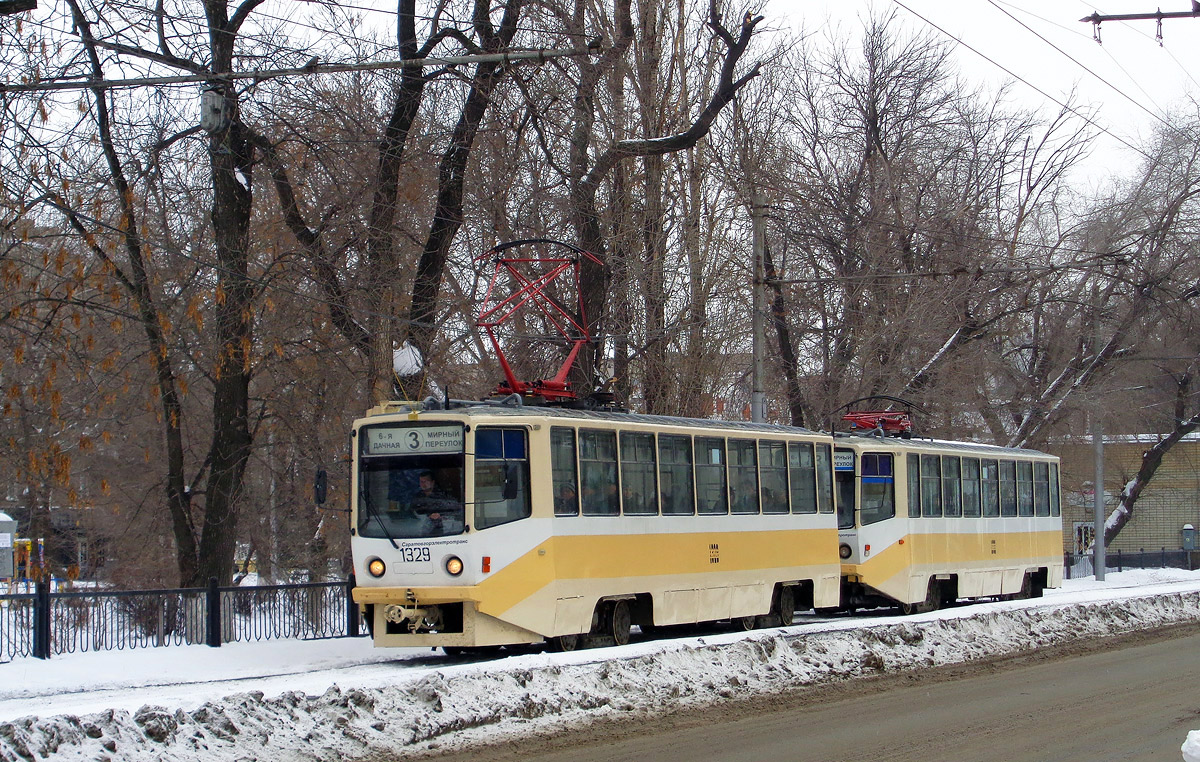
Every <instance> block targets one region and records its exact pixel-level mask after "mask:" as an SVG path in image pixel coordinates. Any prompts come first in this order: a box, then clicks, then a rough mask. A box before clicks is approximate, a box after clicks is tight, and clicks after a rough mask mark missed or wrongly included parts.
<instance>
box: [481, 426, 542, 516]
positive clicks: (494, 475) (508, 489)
mask: <svg viewBox="0 0 1200 762" xmlns="http://www.w3.org/2000/svg"><path fill="white" fill-rule="evenodd" d="M505 493H507V494H510V495H512V497H510V498H506V497H505ZM529 515H530V503H529V456H528V449H527V448H526V444H525V430H524V429H488V428H480V429H477V430H476V431H475V528H476V529H487V528H488V527H494V526H499V525H500V524H507V523H508V522H510V521H517V520H518V519H523V518H526V517H528V516H529Z"/></svg>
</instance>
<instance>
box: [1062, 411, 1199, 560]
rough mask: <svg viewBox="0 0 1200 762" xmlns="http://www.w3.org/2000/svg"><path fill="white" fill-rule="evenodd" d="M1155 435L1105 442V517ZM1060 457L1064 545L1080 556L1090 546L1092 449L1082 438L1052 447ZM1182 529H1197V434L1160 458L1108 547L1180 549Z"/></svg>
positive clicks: (1118, 437) (1182, 537)
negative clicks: (1146, 485) (1152, 475)
mask: <svg viewBox="0 0 1200 762" xmlns="http://www.w3.org/2000/svg"><path fill="white" fill-rule="evenodd" d="M1159 439H1160V437H1159V436H1158V435H1153V434H1145V435H1113V436H1107V437H1105V438H1104V492H1105V501H1106V503H1107V509H1106V511H1105V515H1106V516H1107V515H1108V514H1109V513H1111V512H1112V510H1113V509H1114V508H1116V506H1117V501H1118V499H1119V497H1120V495H1121V490H1122V489H1123V488H1124V487H1125V484H1126V483H1128V482H1129V481H1130V480H1131V479H1132V478H1133V477H1134V475H1135V474H1137V471H1138V469H1139V468H1140V467H1141V464H1142V453H1143V452H1145V451H1146V449H1147V448H1149V447H1152V446H1153V445H1154V444H1155V443H1156V442H1158V441H1159ZM1049 449H1050V451H1051V452H1054V453H1055V454H1056V455H1058V456H1059V457H1060V458H1062V494H1063V502H1062V504H1063V534H1064V536H1063V547H1064V549H1065V550H1066V551H1067V552H1075V553H1081V552H1083V549H1084V548H1085V547H1086V545H1087V544H1088V543H1090V542H1091V531H1092V516H1093V514H1092V510H1093V509H1092V506H1093V495H1094V492H1093V491H1092V490H1093V479H1094V476H1095V457H1096V456H1095V449H1094V448H1093V446H1092V442H1091V440H1090V439H1088V438H1086V437H1081V438H1079V439H1074V440H1071V441H1068V442H1057V443H1054V444H1053V445H1052V446H1051V447H1050V448H1049ZM1185 527H1192V528H1194V527H1200V433H1196V434H1192V435H1189V436H1188V437H1186V438H1184V440H1183V441H1181V442H1179V443H1178V444H1176V445H1175V446H1174V447H1172V448H1171V450H1170V451H1169V452H1168V453H1167V454H1166V456H1165V457H1164V458H1163V462H1162V465H1161V466H1160V467H1159V469H1158V472H1157V473H1155V475H1154V478H1153V479H1152V480H1151V481H1150V484H1149V486H1148V487H1146V489H1145V490H1144V491H1143V492H1142V495H1141V497H1140V498H1138V501H1137V503H1136V504H1135V505H1134V508H1133V518H1132V519H1131V520H1130V521H1129V523H1128V524H1126V525H1125V528H1124V529H1122V530H1121V533H1120V534H1119V535H1117V537H1116V539H1115V540H1113V541H1112V543H1111V544H1110V548H1111V549H1112V550H1114V551H1116V550H1120V551H1122V552H1138V551H1140V550H1146V551H1152V550H1159V549H1161V548H1166V549H1167V550H1179V549H1181V548H1184V547H1185V546H1184V538H1185V532H1184V529H1185Z"/></svg>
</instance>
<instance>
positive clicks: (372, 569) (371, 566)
mask: <svg viewBox="0 0 1200 762" xmlns="http://www.w3.org/2000/svg"><path fill="white" fill-rule="evenodd" d="M367 571H368V572H369V573H370V574H371V576H372V577H382V576H383V573H384V572H385V571H387V566H385V565H384V563H383V561H382V560H381V559H378V558H372V559H371V560H370V561H368V562H367Z"/></svg>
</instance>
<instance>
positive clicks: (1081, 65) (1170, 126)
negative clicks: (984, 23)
mask: <svg viewBox="0 0 1200 762" xmlns="http://www.w3.org/2000/svg"><path fill="white" fill-rule="evenodd" d="M988 3H989V4H990V5H991V6H992V7H993V8H995V9H996V10H998V11H1000V12H1001V13H1003V14H1004V15H1005V16H1008V17H1009V18H1010V19H1012V20H1013V21H1015V22H1016V23H1018V24H1020V25H1021V27H1022V28H1023V29H1025V30H1026V31H1028V32H1029V33H1030V34H1032V35H1034V36H1035V37H1037V38H1038V39H1039V40H1041V41H1042V42H1044V43H1046V44H1047V45H1049V46H1050V47H1051V48H1053V49H1054V50H1056V51H1057V52H1059V53H1060V54H1062V55H1063V56H1064V57H1065V58H1067V60H1069V61H1071V63H1073V64H1075V65H1076V66H1078V67H1079V68H1081V69H1083V70H1084V71H1086V72H1087V73H1088V74H1090V75H1091V76H1093V77H1095V78H1096V79H1097V80H1099V81H1100V82H1101V83H1103V84H1104V85H1105V86H1106V87H1108V88H1109V89H1111V90H1112V91H1113V92H1115V93H1116V94H1117V95H1120V96H1121V97H1122V98H1124V99H1125V100H1127V101H1129V102H1130V103H1132V104H1133V105H1134V106H1137V107H1138V108H1139V109H1141V110H1142V111H1144V112H1146V113H1147V114H1148V115H1149V116H1150V117H1151V118H1152V119H1154V120H1156V121H1158V122H1159V123H1160V124H1162V125H1163V126H1164V127H1166V128H1167V129H1169V130H1172V131H1174V132H1179V130H1178V129H1177V128H1176V127H1175V126H1174V125H1173V124H1171V123H1170V122H1168V121H1167V120H1166V119H1164V118H1163V117H1162V115H1161V114H1159V113H1155V112H1154V111H1151V110H1150V109H1149V108H1147V107H1146V106H1144V105H1142V104H1141V103H1140V102H1138V100H1137V99H1135V98H1133V97H1132V96H1130V95H1129V94H1128V93H1126V92H1125V91H1124V90H1122V89H1121V88H1119V87H1117V86H1116V85H1114V84H1113V83H1111V82H1109V81H1108V80H1107V79H1105V78H1104V77H1102V76H1100V75H1099V74H1097V73H1096V72H1095V71H1094V70H1093V69H1091V68H1090V67H1089V66H1087V65H1086V64H1084V63H1082V62H1081V61H1080V60H1079V59H1077V58H1075V57H1074V56H1072V55H1071V54H1070V53H1068V52H1067V51H1065V50H1063V49H1062V48H1061V47H1059V46H1058V45H1055V44H1054V43H1053V42H1051V41H1050V40H1048V39H1046V37H1045V36H1043V35H1042V34H1041V33H1040V32H1038V31H1037V30H1036V29H1034V28H1033V27H1031V26H1029V25H1028V24H1026V23H1025V22H1024V21H1022V20H1021V19H1019V18H1017V17H1016V16H1014V15H1012V14H1011V13H1009V12H1008V11H1007V10H1005V9H1004V8H1001V7H1000V5H999V4H998V3H997V2H996V0H988ZM1113 60H1114V61H1115V60H1116V59H1115V58H1114V59H1113ZM1122 71H1124V69H1122ZM1126 74H1127V75H1128V73H1126ZM1131 79H1132V77H1131ZM1135 82H1136V80H1135ZM1143 92H1145V91H1143ZM1147 98H1149V95H1148V94H1147ZM1150 102H1151V103H1154V100H1153V98H1151V99H1150ZM1154 106H1155V108H1158V109H1159V111H1161V110H1162V109H1161V107H1160V106H1158V104H1157V103H1154Z"/></svg>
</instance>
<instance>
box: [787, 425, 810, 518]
mask: <svg viewBox="0 0 1200 762" xmlns="http://www.w3.org/2000/svg"><path fill="white" fill-rule="evenodd" d="M788 471H790V472H791V477H792V513H816V512H817V466H816V462H815V461H814V460H813V446H812V444H810V443H808V442H788Z"/></svg>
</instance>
